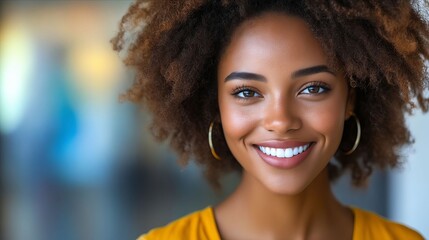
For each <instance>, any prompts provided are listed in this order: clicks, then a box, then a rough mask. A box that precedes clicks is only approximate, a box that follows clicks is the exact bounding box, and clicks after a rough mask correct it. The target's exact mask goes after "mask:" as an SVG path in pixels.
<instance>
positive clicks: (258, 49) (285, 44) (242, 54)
mask: <svg viewBox="0 0 429 240" xmlns="http://www.w3.org/2000/svg"><path fill="white" fill-rule="evenodd" d="M248 61H250V62H251V63H255V61H258V62H260V63H261V62H264V63H266V64H270V66H273V67H275V66H280V67H285V65H287V66H290V67H293V68H302V67H308V66H309V65H318V64H326V63H327V59H326V54H325V53H324V51H323V49H322V47H321V45H320V43H319V41H318V40H317V39H316V38H315V36H314V35H313V33H312V31H311V30H310V28H309V26H308V25H307V23H306V22H305V21H304V20H302V19H301V18H299V17H295V16H289V15H286V14H282V13H272V12H270V13H264V14H262V15H260V16H258V17H255V18H252V19H249V20H246V21H245V22H243V23H242V24H241V25H239V26H238V27H237V29H236V30H235V31H234V32H233V35H232V37H231V41H230V42H229V45H228V46H227V47H226V49H225V51H224V53H223V55H222V57H221V61H220V67H223V65H225V64H226V65H228V66H231V67H234V66H237V67H240V66H241V67H240V68H242V67H243V65H245V64H246V62H248ZM253 65H254V64H253ZM241 70H244V69H241Z"/></svg>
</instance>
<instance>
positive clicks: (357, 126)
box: [344, 113, 361, 155]
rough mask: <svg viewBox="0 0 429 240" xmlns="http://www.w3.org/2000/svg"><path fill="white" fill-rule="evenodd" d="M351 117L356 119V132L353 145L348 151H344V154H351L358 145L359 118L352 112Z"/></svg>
mask: <svg viewBox="0 0 429 240" xmlns="http://www.w3.org/2000/svg"><path fill="white" fill-rule="evenodd" d="M351 117H354V119H355V121H356V128H357V134H356V140H355V144H354V145H353V147H352V149H350V150H349V151H347V152H345V153H344V154H345V155H350V154H352V153H353V152H354V151H355V150H356V148H357V147H358V145H359V142H360V136H361V128H360V121H359V118H358V117H357V116H356V115H355V114H354V113H352V115H351Z"/></svg>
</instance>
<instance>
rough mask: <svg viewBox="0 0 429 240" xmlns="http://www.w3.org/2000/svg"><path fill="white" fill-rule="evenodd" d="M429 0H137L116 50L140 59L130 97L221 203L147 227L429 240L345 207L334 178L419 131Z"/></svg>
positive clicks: (160, 234) (355, 177)
mask: <svg viewBox="0 0 429 240" xmlns="http://www.w3.org/2000/svg"><path fill="white" fill-rule="evenodd" d="M428 6H429V5H428V2H422V3H420V4H417V3H416V2H415V1H395V0H385V1H382V0H378V1H377V0H373V1H371V0H365V1H351V0H350V1H349V0H327V1H320V0H312V1H310V0H299V1H297V0H264V1H262V0H209V1H208V0H183V1H167V0H163V1H160V0H157V1H144V0H140V1H136V2H135V3H133V4H132V5H131V6H130V8H129V10H128V12H127V13H126V14H125V15H124V17H123V19H122V21H121V24H120V29H119V33H118V34H117V36H116V37H115V38H114V39H113V40H112V43H113V46H114V49H115V50H116V51H118V52H121V53H123V54H124V56H125V58H124V62H125V64H126V65H128V66H129V67H130V68H132V69H133V70H134V71H135V82H134V84H133V85H132V87H131V88H130V89H129V91H128V92H127V93H126V96H125V97H126V98H127V99H129V100H132V101H135V102H138V103H142V104H143V105H144V106H145V107H146V108H147V109H148V110H149V111H150V112H151V113H152V125H151V129H152V132H153V134H154V136H155V138H156V139H157V140H160V141H167V142H168V143H169V144H170V146H171V147H172V149H174V150H175V151H176V152H177V153H178V154H179V156H180V162H181V163H183V164H186V163H187V162H188V161H190V160H191V159H192V160H195V161H196V162H198V163H199V164H200V165H201V166H203V169H204V171H205V172H204V173H205V176H206V177H207V179H208V181H209V182H210V183H211V185H212V186H213V187H214V188H215V189H216V188H220V187H221V186H220V183H219V178H220V177H221V176H222V175H223V174H225V173H228V172H232V171H237V172H239V173H240V176H241V181H240V184H239V185H238V187H237V188H236V189H235V191H234V192H233V193H232V194H231V195H230V196H228V197H227V198H226V199H225V200H224V201H222V202H220V203H218V204H216V205H214V206H208V207H207V208H205V209H202V210H199V211H196V212H194V213H190V214H189V215H187V216H184V217H182V218H180V219H178V220H176V221H173V222H172V223H170V224H168V225H166V226H160V227H159V228H156V229H153V230H151V231H149V232H148V233H144V234H143V233H142V234H143V235H142V236H141V237H140V238H139V240H152V239H169V240H174V239H187V240H192V239H213V240H217V239H225V240H229V239H246V240H248V239H279V240H280V239H281V240H283V239H353V240H360V239H407V240H413V239H423V236H421V235H420V234H419V233H418V232H416V231H414V230H413V229H411V228H409V227H406V225H403V224H400V223H395V222H392V221H390V220H388V219H385V218H383V217H381V216H379V215H377V214H375V213H372V212H369V211H366V210H364V209H360V208H356V207H351V206H347V205H343V204H342V203H340V202H339V201H338V200H337V199H336V198H335V196H334V195H333V194H332V191H331V186H330V183H331V182H332V181H334V180H335V179H336V178H338V177H339V176H340V175H341V174H343V173H344V172H346V171H349V172H350V173H351V177H352V179H351V180H352V183H353V184H354V185H355V186H363V185H364V184H365V183H366V181H367V179H368V178H369V177H370V175H371V173H372V171H373V169H376V168H380V169H387V168H394V167H397V166H398V165H399V164H400V163H401V161H402V160H403V159H402V158H401V156H400V154H399V153H398V150H399V149H400V148H401V147H403V146H406V145H409V144H411V143H412V136H411V135H410V133H409V130H408V128H407V127H406V125H405V120H404V114H405V113H408V112H411V111H412V110H413V109H417V108H420V109H422V110H423V111H424V112H426V111H427V110H428V107H429V101H428V99H427V98H426V97H425V96H424V91H425V90H427V88H428V86H429V76H428V74H427V69H426V67H425V62H426V61H427V60H428V58H429V25H428V20H427V19H425V18H424V15H425V14H427V13H428V8H427V7H428Z"/></svg>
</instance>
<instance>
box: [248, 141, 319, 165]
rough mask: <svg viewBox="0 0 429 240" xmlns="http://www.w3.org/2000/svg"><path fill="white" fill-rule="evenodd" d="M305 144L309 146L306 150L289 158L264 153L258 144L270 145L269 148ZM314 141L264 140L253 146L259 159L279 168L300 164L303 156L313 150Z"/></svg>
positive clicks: (303, 158)
mask: <svg viewBox="0 0 429 240" xmlns="http://www.w3.org/2000/svg"><path fill="white" fill-rule="evenodd" d="M305 144H310V146H309V147H308V148H307V150H306V151H304V152H302V153H300V154H298V155H295V156H293V157H291V158H279V157H275V156H270V155H267V154H265V153H263V152H262V151H261V150H260V149H259V146H262V147H271V148H293V147H298V146H302V145H305ZM314 144H315V143H314V142H296V141H270V142H264V143H261V144H255V145H254V148H255V150H256V152H257V153H258V155H259V156H260V157H261V159H262V160H263V161H264V162H266V163H267V164H268V165H270V166H272V167H275V168H281V169H291V168H294V167H296V166H298V165H299V164H301V163H302V162H303V161H304V160H305V158H306V157H307V156H308V154H310V152H311V150H313V146H314Z"/></svg>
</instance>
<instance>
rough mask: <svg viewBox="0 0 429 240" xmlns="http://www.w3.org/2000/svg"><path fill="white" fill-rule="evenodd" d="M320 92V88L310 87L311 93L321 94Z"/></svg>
mask: <svg viewBox="0 0 429 240" xmlns="http://www.w3.org/2000/svg"><path fill="white" fill-rule="evenodd" d="M319 91H320V87H315V86H312V87H308V92H309V93H319Z"/></svg>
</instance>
